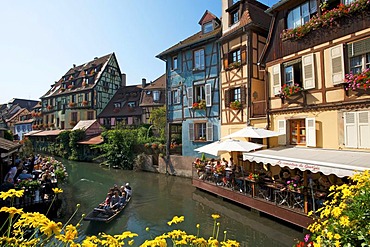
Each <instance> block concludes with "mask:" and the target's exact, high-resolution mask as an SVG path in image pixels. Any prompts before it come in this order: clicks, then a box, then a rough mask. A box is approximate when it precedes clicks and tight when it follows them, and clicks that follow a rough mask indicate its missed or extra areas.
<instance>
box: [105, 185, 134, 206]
mask: <svg viewBox="0 0 370 247" xmlns="http://www.w3.org/2000/svg"><path fill="white" fill-rule="evenodd" d="M131 195H132V188H131V186H130V184H129V183H126V184H125V185H122V186H121V187H118V185H117V184H115V185H114V186H113V187H112V188H110V189H109V191H108V193H107V196H106V198H105V200H104V202H103V203H101V204H100V205H99V208H98V209H103V210H106V211H107V212H114V211H115V210H117V209H120V208H122V207H123V206H124V205H125V204H126V202H127V200H129V198H130V197H131Z"/></svg>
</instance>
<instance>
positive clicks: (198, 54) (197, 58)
mask: <svg viewBox="0 0 370 247" xmlns="http://www.w3.org/2000/svg"><path fill="white" fill-rule="evenodd" d="M194 70H204V49H200V50H196V51H195V52H194Z"/></svg>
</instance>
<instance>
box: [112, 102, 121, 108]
mask: <svg viewBox="0 0 370 247" xmlns="http://www.w3.org/2000/svg"><path fill="white" fill-rule="evenodd" d="M113 105H114V108H121V103H114V104H113Z"/></svg>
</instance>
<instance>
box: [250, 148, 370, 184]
mask: <svg viewBox="0 0 370 247" xmlns="http://www.w3.org/2000/svg"><path fill="white" fill-rule="evenodd" d="M243 160H249V161H255V162H257V163H259V162H262V163H264V164H271V165H273V166H276V165H278V166H280V167H285V166H286V167H289V168H290V169H295V168H298V169H299V170H301V171H305V170H309V171H311V172H313V173H317V172H322V173H323V174H325V175H329V174H335V175H336V176H338V177H346V176H352V175H353V174H354V173H356V172H360V171H365V170H368V169H370V153H368V152H359V151H358V152H356V151H344V150H329V149H319V148H303V147H302V148H301V147H278V148H270V149H264V150H260V151H256V152H253V153H244V154H243Z"/></svg>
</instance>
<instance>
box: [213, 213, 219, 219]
mask: <svg viewBox="0 0 370 247" xmlns="http://www.w3.org/2000/svg"><path fill="white" fill-rule="evenodd" d="M212 218H213V219H214V220H217V219H218V218H220V215H218V214H212Z"/></svg>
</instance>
